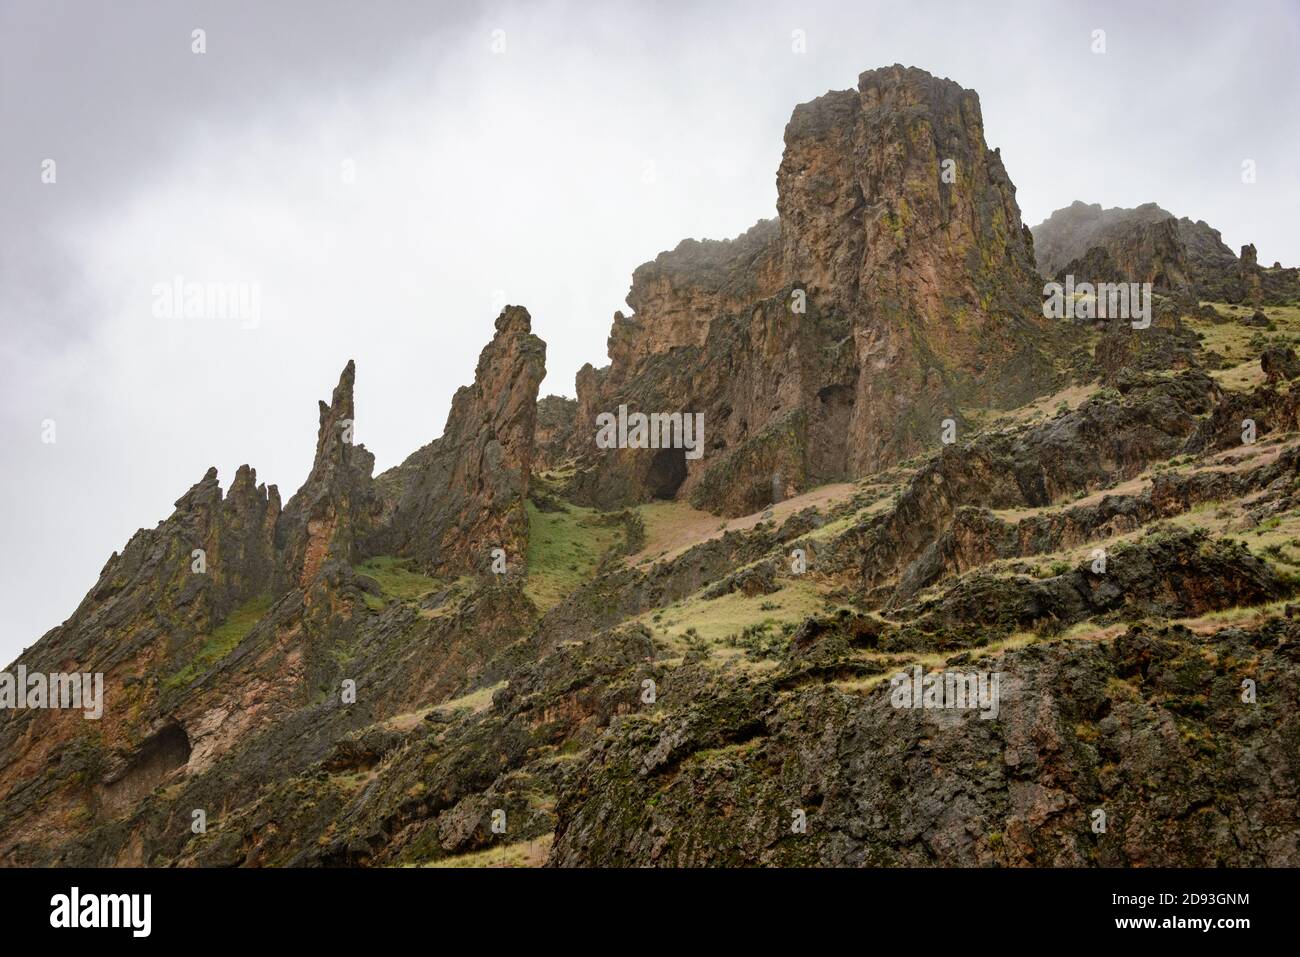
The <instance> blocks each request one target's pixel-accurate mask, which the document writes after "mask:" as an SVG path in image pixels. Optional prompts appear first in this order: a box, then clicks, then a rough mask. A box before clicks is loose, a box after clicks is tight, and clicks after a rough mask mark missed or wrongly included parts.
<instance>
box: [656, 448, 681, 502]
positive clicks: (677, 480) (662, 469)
mask: <svg viewBox="0 0 1300 957" xmlns="http://www.w3.org/2000/svg"><path fill="white" fill-rule="evenodd" d="M684 481H686V450H685V449H660V450H659V451H658V452H656V453H655V457H654V458H653V459H652V460H651V462H650V472H649V474H648V475H647V476H646V485H647V486H649V488H650V494H651V495H653V496H654V497H655V498H673V497H675V496H676V495H677V490H678V489H679V488H681V487H682V483H683V482H684Z"/></svg>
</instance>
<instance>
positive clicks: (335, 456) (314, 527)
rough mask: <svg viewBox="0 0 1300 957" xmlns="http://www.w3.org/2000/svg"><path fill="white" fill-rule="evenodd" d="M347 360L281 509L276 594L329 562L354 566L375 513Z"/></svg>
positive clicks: (369, 463)
mask: <svg viewBox="0 0 1300 957" xmlns="http://www.w3.org/2000/svg"><path fill="white" fill-rule="evenodd" d="M355 381H356V365H355V363H353V362H352V361H351V360H349V361H348V364H347V366H346V367H345V368H344V369H343V373H342V375H340V376H339V384H338V385H337V386H336V387H335V388H334V394H333V396H332V397H331V399H330V402H329V403H328V404H326V403H325V402H321V403H320V426H319V429H318V431H317V433H316V457H315V459H314V461H313V462H312V467H311V473H310V474H309V475H308V476H307V481H306V482H304V483H303V486H302V488H300V489H299V490H298V492H297V494H295V495H294V496H293V497H292V498H290V499H289V501H288V503H287V504H286V505H285V507H284V514H283V515H281V516H280V522H279V525H278V527H277V529H276V540H277V542H278V545H279V549H280V552H281V558H280V566H281V567H280V574H279V575H278V576H277V588H276V591H277V593H281V592H284V591H286V590H287V589H289V588H292V587H307V586H308V585H310V584H311V582H312V580H313V579H314V578H315V577H316V576H317V574H319V573H320V570H321V567H322V566H323V565H324V564H325V563H326V562H327V561H340V562H344V563H348V564H350V563H352V562H355V561H357V560H359V558H360V557H361V549H360V544H361V542H362V541H363V540H364V539H365V538H366V537H367V536H368V535H369V534H370V530H371V528H372V527H373V525H374V522H375V520H376V518H377V516H378V512H379V499H378V496H377V495H376V494H375V490H374V485H373V482H372V480H371V472H372V471H373V469H374V466H375V457H374V456H373V455H371V454H370V452H368V451H367V450H366V447H365V446H364V445H356V444H354V443H353V441H352V436H353V430H354V427H355V419H356V407H355V404H354V402H353V398H352V388H353V384H354V383H355Z"/></svg>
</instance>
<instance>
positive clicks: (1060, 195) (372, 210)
mask: <svg viewBox="0 0 1300 957" xmlns="http://www.w3.org/2000/svg"><path fill="white" fill-rule="evenodd" d="M200 28H201V29H203V30H204V31H206V52H205V53H202V54H197V53H194V52H193V51H192V45H193V42H194V41H193V39H192V32H193V31H194V30H195V29H200ZM796 30H801V31H803V36H804V37H805V38H806V40H805V42H806V52H804V53H797V52H795V51H794V49H793V47H794V46H795V44H794V43H792V37H793V35H794V31H796ZM1094 30H1104V31H1105V42H1106V50H1105V53H1102V54H1097V53H1093V52H1092V49H1091V47H1092V45H1093V31H1094ZM496 31H501V32H496ZM1298 48H1300V5H1298V4H1297V3H1296V2H1295V0H1276V2H1269V0H1263V2H1253V3H1251V4H1249V5H1248V6H1247V5H1239V4H1223V3H1209V2H1207V3H1197V2H1187V0H1180V2H1170V3H1132V2H1123V3H1114V4H1110V3H1097V4H1092V5H1088V4H1081V3H1071V4H1062V5H1060V6H1055V5H1052V4H1050V3H1044V2H1025V3H996V2H990V0H982V2H976V3H969V4H964V3H932V4H930V3H919V2H915V0H908V2H891V3H876V2H871V0H846V2H839V3H834V2H827V3H816V2H807V0H800V2H797V3H779V2H773V3H762V2H752V0H749V2H736V3H709V2H690V3H680V4H677V3H660V4H656V5H651V4H637V5H631V4H629V5H620V4H617V3H613V2H609V0H603V2H599V3H586V4H579V3H571V4H566V3H546V2H527V3H519V4H508V3H502V4H484V5H475V6H470V5H468V4H444V3H435V2H423V3H415V2H395V0H392V2H380V0H367V2H364V3H359V2H342V0H331V2H319V0H314V2H307V0H298V2H283V0H280V2H275V3H269V2H265V0H258V2H234V0H220V2H211V3H200V2H185V0H167V2H162V0H158V2H153V3H136V2H122V0H117V2H113V3H101V2H91V0H86V2H81V3H73V2H67V3H59V2H54V0H0V329H2V332H3V335H0V360H2V361H3V372H2V376H0V378H2V381H3V386H0V388H2V389H3V393H2V394H0V399H2V402H0V434H2V437H3V447H2V451H0V455H2V456H3V469H2V470H0V483H2V485H0V542H2V544H3V547H0V661H4V662H7V661H9V660H11V659H12V658H13V657H14V655H16V654H17V653H18V652H19V651H20V650H21V648H22V647H24V646H26V645H30V644H32V643H33V642H34V641H35V640H36V639H37V638H38V637H39V636H40V635H41V634H42V633H44V632H45V631H46V630H47V629H48V628H50V627H52V626H54V625H57V624H58V623H59V622H61V621H63V620H64V619H65V618H66V617H67V616H68V615H70V614H71V613H72V611H73V609H74V608H75V606H76V605H77V603H78V602H79V601H80V599H81V597H82V596H83V595H84V594H85V592H86V591H87V590H88V589H89V587H90V586H91V585H92V584H93V583H94V581H95V579H96V577H97V575H98V573H99V570H100V569H101V568H102V566H103V564H104V562H105V561H106V560H107V559H108V557H109V555H110V554H111V553H112V552H113V551H114V550H117V549H120V548H121V547H122V546H123V545H124V544H125V543H126V541H127V539H128V538H129V537H130V536H131V534H132V533H133V532H134V531H135V530H136V529H137V528H139V527H141V526H149V527H151V526H153V525H154V524H155V523H156V522H158V521H159V520H161V519H163V518H165V517H166V516H167V515H168V514H169V513H170V512H171V510H172V503H173V502H174V501H175V500H176V499H177V498H179V497H180V495H181V494H182V493H183V492H184V491H185V490H186V489H187V488H189V486H190V485H192V484H193V483H194V482H196V481H198V480H199V479H200V478H201V477H202V475H203V473H204V471H205V470H206V469H207V468H208V467H209V466H211V465H216V466H217V468H218V469H219V471H220V474H221V480H222V484H223V486H228V484H229V481H230V479H231V477H232V476H233V474H234V470H235V469H236V468H237V467H238V466H239V465H240V464H241V463H244V462H248V463H249V464H251V465H252V466H253V467H254V468H256V469H257V473H258V477H259V479H260V480H263V481H267V482H274V483H277V484H278V485H279V486H280V490H281V495H282V496H283V497H284V498H285V499H286V500H287V499H288V497H289V495H291V494H292V493H293V491H294V490H296V488H297V487H298V485H299V484H300V483H301V482H302V480H303V479H304V477H305V476H306V473H307V470H308V468H309V466H310V462H311V456H312V452H313V449H314V443H315V432H316V401H317V399H319V398H328V396H329V392H330V389H331V388H332V387H333V385H334V383H335V381H336V380H337V377H338V374H339V371H340V370H341V369H342V367H343V365H344V364H345V363H346V361H347V360H348V359H349V358H355V359H356V361H357V382H356V388H357V424H356V438H357V440H358V441H361V442H364V443H365V444H366V445H367V446H368V447H369V448H370V449H371V450H372V451H373V452H374V453H375V455H376V457H377V460H378V461H377V470H379V469H383V468H386V467H388V466H391V465H393V464H396V463H397V462H399V461H401V460H402V459H403V458H404V457H405V456H406V455H407V454H408V453H409V452H411V451H412V450H413V449H415V448H417V447H418V446H420V445H422V444H424V443H426V442H428V441H429V440H430V439H432V438H434V437H436V436H437V435H438V434H440V432H441V431H442V426H443V423H444V421H445V418H446V414H447V408H448V405H449V401H450V398H451V394H452V392H453V391H454V390H455V389H456V387H457V386H459V385H461V384H463V383H466V382H468V381H470V380H471V379H472V377H473V368H474V362H475V359H476V357H477V355H478V352H479V350H480V349H481V348H482V347H483V345H484V344H485V343H486V341H487V340H488V339H489V338H490V336H491V332H492V323H493V320H494V319H495V317H496V314H497V312H498V311H499V308H500V306H501V304H502V302H505V301H508V302H512V303H518V304H521V305H524V306H526V307H527V308H528V309H529V311H530V312H531V313H532V316H533V328H534V330H535V331H536V332H537V333H538V334H539V335H540V336H541V337H542V338H543V339H545V340H546V342H547V343H548V346H549V348H548V357H547V368H548V370H549V374H548V376H547V379H546V381H545V382H544V383H543V386H542V391H543V393H546V392H556V393H562V394H566V395H572V394H573V376H574V373H575V372H576V371H577V369H578V368H579V367H580V366H581V365H582V364H583V363H584V362H588V361H590V362H593V363H595V364H597V365H603V364H604V363H605V361H606V360H605V338H606V336H607V335H608V331H609V326H610V321H611V317H612V315H613V312H614V310H616V309H620V308H626V307H625V306H624V303H623V297H624V295H625V294H626V292H627V289H628V285H629V282H630V278H631V273H632V270H633V269H634V268H635V267H636V266H637V265H638V264H640V263H641V262H644V261H646V260H648V259H652V258H653V257H654V256H655V255H656V254H657V253H658V252H659V251H661V250H663V249H668V248H671V247H673V246H675V245H676V244H677V242H678V241H679V240H681V239H683V238H685V237H688V236H689V237H696V238H705V237H711V238H725V237H730V236H733V235H736V234H737V233H739V232H741V231H743V230H744V229H746V228H748V227H749V226H750V225H752V224H753V223H754V222H755V221H756V220H758V219H760V218H764V217H769V216H772V215H773V214H774V213H775V205H776V186H775V175H776V168H777V165H778V163H779V161H780V156H781V145H782V144H781V136H782V131H783V128H784V126H785V122H786V120H787V119H788V118H789V115H790V111H791V109H792V108H793V107H794V105H795V104H796V103H800V102H804V101H807V100H809V99H812V98H813V97H816V96H819V95H820V94H822V93H824V92H826V91H827V90H830V89H847V88H850V87H853V86H854V85H855V84H856V79H857V75H858V74H859V73H860V72H861V71H863V70H866V69H869V68H872V67H877V66H883V65H888V64H892V63H895V62H901V63H904V64H907V65H915V66H919V67H923V68H925V69H927V70H929V71H930V72H932V73H935V74H936V75H940V76H948V77H950V78H952V79H954V80H956V81H957V82H959V83H961V84H962V85H963V86H966V87H970V88H973V89H975V90H976V91H978V92H979V94H980V97H981V101H982V104H983V109H984V119H985V130H986V135H987V138H988V141H989V143H990V145H991V146H998V147H1001V150H1002V157H1003V160H1004V161H1005V163H1006V167H1007V170H1008V172H1009V173H1010V175H1011V177H1012V180H1013V181H1014V182H1015V184H1016V186H1017V188H1018V197H1019V201H1020V206H1021V209H1022V211H1023V213H1024V218H1025V221H1026V222H1027V223H1030V224H1034V223H1037V222H1039V221H1040V220H1042V219H1043V218H1045V217H1046V216H1047V215H1048V214H1049V213H1050V212H1051V211H1052V210H1054V209H1056V208H1058V207H1061V206H1064V205H1068V204H1069V203H1070V202H1071V201H1073V200H1075V199H1083V200H1086V201H1088V202H1100V203H1102V204H1104V205H1106V206H1132V205H1136V204H1138V203H1141V202H1146V201H1156V202H1159V203H1160V204H1161V205H1162V206H1164V207H1165V208H1167V209H1169V210H1171V211H1172V212H1174V213H1177V214H1179V215H1187V216H1191V217H1192V218H1194V219H1205V220H1207V221H1208V222H1210V223H1211V224H1212V225H1214V226H1215V227H1217V228H1219V229H1221V230H1222V231H1223V236H1224V240H1225V241H1226V242H1227V243H1228V244H1229V245H1230V246H1232V247H1233V248H1234V250H1235V249H1237V248H1238V247H1240V246H1241V244H1243V243H1246V242H1254V243H1256V244H1257V246H1258V248H1259V257H1260V261H1261V262H1263V263H1266V264H1269V263H1272V262H1273V261H1274V260H1281V261H1282V262H1283V263H1284V264H1287V265H1296V264H1300V229H1297V228H1296V222H1297V219H1298V217H1297V213H1298V212H1300V185H1298V184H1297V180H1296V176H1295V173H1294V163H1295V161H1296V157H1297V156H1300V124H1297V123H1296V121H1295V111H1296V108H1297V102H1298V101H1300V97H1298V96H1297V94H1300V69H1298V68H1297V61H1296V50H1297V49H1298ZM48 159H53V160H54V161H55V164H56V165H55V181H54V182H53V183H45V182H42V170H43V164H44V161H46V160H48ZM1244 159H1253V160H1254V161H1255V164H1256V169H1257V182H1255V183H1254V184H1249V185H1247V184H1243V183H1242V182H1241V164H1242V161H1243V160H1244ZM349 178H350V179H351V181H350V182H349V181H347V180H348V179H349ZM177 275H180V276H183V277H184V278H185V280H186V281H199V282H243V283H248V284H253V283H255V284H257V288H258V289H259V290H260V295H261V302H260V321H259V322H258V323H257V324H256V326H255V327H254V328H244V327H243V326H246V325H251V323H240V322H238V321H231V320H220V319H212V318H208V319H199V318H196V319H184V318H166V317H161V318H160V317H158V316H156V315H155V314H154V310H153V308H152V307H153V305H154V295H153V290H154V286H155V285H156V284H158V283H169V282H171V281H172V280H173V277H175V276H177ZM249 288H251V286H250V287H249ZM45 420H53V421H54V423H55V432H54V438H55V441H54V442H53V443H47V442H43V441H42V438H43V423H44V422H45ZM47 437H48V436H47Z"/></svg>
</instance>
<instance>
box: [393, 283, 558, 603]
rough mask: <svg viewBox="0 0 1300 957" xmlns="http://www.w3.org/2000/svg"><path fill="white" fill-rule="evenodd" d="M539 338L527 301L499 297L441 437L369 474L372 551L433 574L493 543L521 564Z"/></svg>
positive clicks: (485, 553) (453, 570)
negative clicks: (375, 518)
mask: <svg viewBox="0 0 1300 957" xmlns="http://www.w3.org/2000/svg"><path fill="white" fill-rule="evenodd" d="M545 374H546V343H544V342H542V340H541V339H539V338H537V336H535V335H533V334H532V320H531V317H530V316H529V315H528V310H526V309H524V308H522V307H520V306H507V307H506V308H505V309H504V310H503V311H502V313H501V315H500V316H498V317H497V320H496V334H495V335H494V336H493V338H492V341H491V342H490V343H488V345H487V346H486V347H484V349H483V352H482V353H481V354H480V355H479V360H478V366H477V368H476V369H475V372H474V384H473V385H469V386H463V387H461V388H460V389H458V390H457V391H456V394H455V396H454V397H453V398H452V402H451V411H450V413H448V415H447V425H446V428H444V429H443V434H442V437H441V438H438V439H436V440H434V441H433V442H431V443H430V444H429V445H426V446H425V447H424V448H422V449H420V450H419V451H417V452H415V453H413V454H412V455H411V456H410V457H409V458H407V460H406V461H405V462H403V463H402V464H401V465H399V466H397V467H396V468H393V469H390V470H389V471H387V472H385V473H384V474H383V475H381V476H379V478H378V479H377V484H378V486H379V488H380V490H381V494H382V496H383V500H384V505H383V517H382V523H383V528H382V530H381V531H380V532H379V533H377V534H376V535H375V536H374V537H373V539H372V540H371V541H370V542H369V543H368V549H369V551H370V552H371V553H379V552H391V553H393V554H397V555H403V556H407V557H410V558H413V559H415V560H416V561H417V562H418V563H419V565H420V566H421V567H422V568H424V569H425V570H426V571H428V572H430V573H431V574H445V575H448V576H450V577H457V576H459V575H471V574H485V573H487V572H488V571H489V569H490V567H491V562H492V550H493V549H496V548H501V549H504V550H505V553H506V563H507V571H508V572H511V571H522V570H523V567H524V556H525V554H526V552H527V542H528V514H527V511H526V508H525V502H526V500H527V497H528V480H529V477H530V475H531V473H532V468H533V458H534V451H533V450H534V435H535V431H536V423H537V387H538V385H539V384H540V383H541V381H542V378H543V377H544V376H545Z"/></svg>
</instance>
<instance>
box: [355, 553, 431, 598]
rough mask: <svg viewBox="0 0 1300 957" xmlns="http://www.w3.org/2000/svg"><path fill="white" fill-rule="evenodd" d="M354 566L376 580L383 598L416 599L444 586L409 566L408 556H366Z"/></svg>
mask: <svg viewBox="0 0 1300 957" xmlns="http://www.w3.org/2000/svg"><path fill="white" fill-rule="evenodd" d="M354 567H355V570H356V571H358V572H360V573H361V574H363V575H367V576H369V577H370V578H373V579H374V580H375V581H376V582H378V583H379V587H380V589H381V590H382V591H383V593H384V597H385V598H396V599H397V600H399V601H418V600H419V599H421V598H423V597H424V596H425V595H428V594H430V593H432V592H435V591H437V590H438V589H439V588H442V587H445V586H444V585H443V583H442V582H439V581H438V580H437V579H436V578H430V577H429V576H428V575H424V574H421V573H420V572H418V571H415V570H414V569H413V568H412V567H411V560H410V559H408V558H397V557H395V556H393V555H377V556H375V557H374V558H367V559H366V560H365V561H364V562H362V563H361V564H360V565H357V566H354ZM370 598H371V596H369V595H367V596H366V604H368V605H369V604H370ZM371 607H374V606H373V605H372V606H371ZM380 607H382V605H381V606H380Z"/></svg>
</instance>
